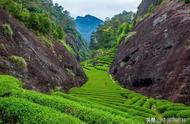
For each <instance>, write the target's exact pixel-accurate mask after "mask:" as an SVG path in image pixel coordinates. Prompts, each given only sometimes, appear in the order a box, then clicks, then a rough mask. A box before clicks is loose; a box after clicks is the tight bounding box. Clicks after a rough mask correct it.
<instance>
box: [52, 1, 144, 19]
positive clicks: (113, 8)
mask: <svg viewBox="0 0 190 124" xmlns="http://www.w3.org/2000/svg"><path fill="white" fill-rule="evenodd" d="M53 1H54V3H59V4H60V5H62V6H63V7H64V8H65V9H66V10H68V11H69V12H70V14H71V16H73V17H76V16H84V15H86V14H90V15H94V16H96V17H98V18H101V19H105V18H106V17H112V16H113V15H115V14H118V13H121V12H122V11H123V10H126V11H136V9H137V7H138V5H139V4H140V2H141V0H53Z"/></svg>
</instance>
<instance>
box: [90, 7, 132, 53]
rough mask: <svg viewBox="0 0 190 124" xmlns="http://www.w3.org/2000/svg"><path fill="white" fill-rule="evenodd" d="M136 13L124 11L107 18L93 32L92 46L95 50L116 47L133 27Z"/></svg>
mask: <svg viewBox="0 0 190 124" xmlns="http://www.w3.org/2000/svg"><path fill="white" fill-rule="evenodd" d="M133 18H134V13H132V12H126V11H124V12H123V13H121V14H118V15H115V16H114V17H113V18H112V19H109V18H108V19H107V20H106V21H105V23H104V24H103V25H101V26H99V27H98V28H97V31H96V32H94V33H93V34H92V37H91V43H90V48H91V49H93V50H97V49H102V48H112V47H116V46H117V45H118V44H119V43H120V42H121V41H122V40H123V39H124V38H125V36H126V34H127V33H128V32H129V31H130V30H131V29H132V21H133Z"/></svg>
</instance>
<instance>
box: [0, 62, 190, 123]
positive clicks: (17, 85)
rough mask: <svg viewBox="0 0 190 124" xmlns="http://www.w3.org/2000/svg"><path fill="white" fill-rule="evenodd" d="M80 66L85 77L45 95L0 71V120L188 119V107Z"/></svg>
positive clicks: (127, 121) (139, 120) (87, 65)
mask: <svg viewBox="0 0 190 124" xmlns="http://www.w3.org/2000/svg"><path fill="white" fill-rule="evenodd" d="M84 66H86V67H85V68H87V69H85V72H86V74H87V76H88V78H89V81H88V82H87V83H86V84H85V85H83V86H82V87H81V88H73V89H72V90H71V91H70V92H69V93H68V94H65V93H62V92H59V91H57V92H52V94H51V95H46V94H42V93H38V92H35V91H30V90H25V89H23V88H22V83H21V82H20V81H19V80H17V79H16V78H14V77H11V76H7V75H1V76H0V97H1V99H0V115H1V116H0V117H1V118H2V121H3V123H16V122H18V123H38V124H40V123H41V124H44V123H47V124H48V123H69V124H73V123H77V124H78V123H90V124H92V123H97V124H102V123H105V124H108V123H114V124H119V123H121V124H145V123H146V120H147V119H148V118H151V117H153V118H155V119H157V120H158V121H163V120H164V118H172V117H176V118H178V121H179V120H180V118H183V119H184V121H186V122H184V123H185V124H188V123H189V121H190V107H188V106H185V105H183V104H177V103H172V102H169V101H166V100H156V99H152V98H148V97H145V96H143V95H140V94H138V93H135V92H133V91H129V90H127V89H123V88H122V87H120V86H119V85H118V84H117V82H115V81H113V80H112V78H111V76H110V75H109V74H108V73H107V72H106V71H103V70H102V69H98V68H94V67H92V66H90V65H89V64H86V65H84ZM176 121H177V120H176ZM159 123H161V122H159Z"/></svg>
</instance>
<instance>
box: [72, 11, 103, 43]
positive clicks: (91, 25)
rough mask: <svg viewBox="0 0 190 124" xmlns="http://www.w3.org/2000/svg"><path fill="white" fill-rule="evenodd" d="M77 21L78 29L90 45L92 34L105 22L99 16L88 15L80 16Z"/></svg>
mask: <svg viewBox="0 0 190 124" xmlns="http://www.w3.org/2000/svg"><path fill="white" fill-rule="evenodd" d="M75 23H76V28H77V30H78V31H79V32H80V34H81V35H82V37H83V38H84V39H85V41H86V42H87V44H88V45H89V44H90V37H91V34H92V33H93V32H95V31H96V28H97V27H98V26H99V25H101V24H103V21H102V20H100V19H98V18H97V17H94V16H91V15H86V16H85V17H81V16H78V17H77V18H76V20H75Z"/></svg>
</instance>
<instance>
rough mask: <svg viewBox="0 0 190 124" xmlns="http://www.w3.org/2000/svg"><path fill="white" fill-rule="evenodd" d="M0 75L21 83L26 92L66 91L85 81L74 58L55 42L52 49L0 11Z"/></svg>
mask: <svg viewBox="0 0 190 124" xmlns="http://www.w3.org/2000/svg"><path fill="white" fill-rule="evenodd" d="M0 73H1V74H10V75H14V76H16V77H19V78H20V79H22V80H23V81H24V82H25V84H24V87H25V88H28V89H33V90H38V91H42V92H48V91H50V90H52V89H56V90H64V91H68V90H69V89H70V88H72V87H75V86H80V85H82V84H83V83H84V82H85V81H86V76H85V74H84V72H83V70H82V68H81V67H80V65H79V64H78V62H77V60H76V59H75V57H74V56H73V55H72V54H70V53H69V52H68V51H67V50H66V48H64V47H63V46H62V45H61V44H59V43H58V42H56V41H55V42H54V45H53V47H52V48H49V47H47V46H45V45H43V43H42V42H40V40H39V39H38V37H36V36H35V35H34V34H33V33H32V32H30V31H29V30H28V29H27V28H26V27H25V26H24V25H23V24H21V23H20V22H19V21H17V20H16V19H14V18H13V17H11V16H10V15H9V14H8V13H7V12H5V11H3V10H0Z"/></svg>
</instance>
